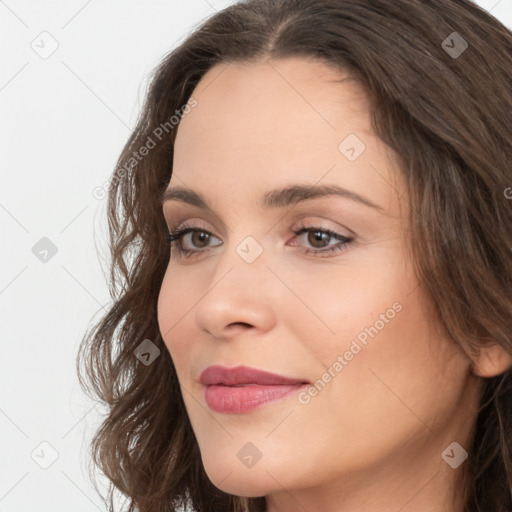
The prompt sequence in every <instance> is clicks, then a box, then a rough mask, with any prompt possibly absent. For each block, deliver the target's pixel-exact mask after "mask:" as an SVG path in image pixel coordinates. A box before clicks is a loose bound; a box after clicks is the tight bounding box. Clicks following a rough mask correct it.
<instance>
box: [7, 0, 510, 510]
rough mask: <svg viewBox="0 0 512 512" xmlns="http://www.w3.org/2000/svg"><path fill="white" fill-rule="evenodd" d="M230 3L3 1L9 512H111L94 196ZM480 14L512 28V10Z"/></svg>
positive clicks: (103, 298) (98, 216)
mask: <svg viewBox="0 0 512 512" xmlns="http://www.w3.org/2000/svg"><path fill="white" fill-rule="evenodd" d="M230 3H232V2H231V1H229V0H167V1H163V0H161V1H156V0H155V1H149V0H146V1H141V0H139V1H133V0H131V1H127V0H124V1H120V0H115V1H114V0H108V1H106V0H88V1H87V0H76V1H75V0H73V1H35V0H34V1H24V0H5V1H1V0H0V48H2V53H1V58H2V65H1V67H0V109H1V111H0V120H1V121H0V130H1V132H0V140H1V144H0V151H1V160H0V162H1V167H0V172H1V188H0V227H1V230H2V240H3V241H4V242H3V250H2V251H1V255H2V260H1V263H2V264H1V267H0V312H1V323H0V330H1V331H0V336H1V347H2V351H1V357H0V390H1V391H0V433H1V435H0V512H29V511H48V512H50V511H51V512H61V511H70V510H72V511H73V512H94V511H96V510H105V506H104V505H102V502H101V500H100V498H99V497H98V495H97V494H96V492H95V491H94V489H93V487H92V484H91V483H90V481H89V479H88V476H87V472H86V467H87V466H86V465H87V460H88V455H87V453H88V441H89V440H90V437H91V435H92V432H93V431H94V428H95V427H97V426H98V424H99V419H100V415H99V414H100V412H101V410H100V408H99V406H98V407H95V404H94V403H93V402H90V400H89V399H87V398H86V397H85V396H84V395H83V393H82V391H81V389H80V387H79V385H78V381H77V377H76V374H75V359H76V353H77V349H78V345H79V343H80V340H81V339H82V336H83V334H84V332H85V330H86V329H87V328H88V327H89V326H90V325H91V322H92V321H93V320H95V319H98V318H99V316H100V315H101V314H102V313H104V310H103V308H104V307H105V306H106V305H108V304H109V302H110V297H109V294H108V284H107V282H106V280H105V279H106V278H105V275H104V272H106V270H107V266H106V262H107V260H106V255H107V251H106V248H107V245H106V241H107V238H106V234H107V230H106V225H107V224H106V217H105V207H106V200H98V199H96V198H95V197H93V194H92V191H93V190H94V189H95V187H98V186H102V185H103V184H104V183H106V182H108V179H109V177H110V175H111V173H112V171H113V169H114V166H115V163H116V160H117V157H118V156H119V154H120V152H121V150H122V147H123V145H124V143H125V141H126V140H127V138H128V136H129V134H130V131H131V129H132V128H133V127H134V123H135V121H136V118H137V115H138V112H139V109H140V107H141V104H142V101H143V95H144V91H145V87H146V85H147V79H148V76H149V73H150V72H151V70H152V69H153V68H154V67H155V66H156V65H157V64H158V62H159V61H160V60H161V58H162V57H163V56H164V55H165V54H166V53H168V52H169V51H170V50H171V49H172V48H174V47H175V46H176V44H177V43H178V42H179V41H181V40H182V39H183V38H184V37H185V36H186V35H188V33H189V32H190V31H191V30H192V28H193V27H195V26H196V25H197V24H199V23H200V22H201V21H202V20H204V19H205V18H207V17H209V16H210V15H211V14H213V12H214V11H215V10H219V9H221V8H223V7H225V6H227V5H228V4H230ZM477 3H479V4H480V5H481V6H482V7H484V8H485V9H487V10H488V11H490V12H491V13H492V14H493V15H494V16H495V17H496V18H498V19H499V20H500V21H502V22H503V23H504V24H505V25H507V27H509V28H511V29H512V0H480V1H479V2H477ZM42 32H46V33H47V34H42V35H41V33H42ZM52 45H53V46H57V45H58V48H57V49H56V51H55V52H54V53H53V54H52V55H50V56H48V57H47V58H42V57H41V56H40V54H41V53H42V54H43V55H42V56H43V57H46V55H45V54H44V52H45V51H46V52H48V51H50V50H51V49H52ZM33 47H35V48H37V51H38V52H40V53H39V54H38V53H36V51H35V49H33ZM43 237H47V238H49V239H50V240H51V241H52V243H53V244H54V245H55V246H56V248H57V253H56V254H55V255H54V256H53V257H48V261H47V262H42V261H40V259H38V258H37V257H36V255H35V254H34V253H33V250H32V248H33V247H34V246H35V245H36V244H37V243H38V242H39V241H40V239H41V238H43ZM49 254H50V255H51V253H49ZM43 256H44V254H42V255H41V257H43ZM42 442H46V443H49V444H50V445H51V447H49V446H48V445H47V444H43V445H40V443H42ZM53 450H55V452H54V451H53ZM53 453H55V454H56V455H58V456H57V458H56V460H55V461H54V462H53V463H52V454H53ZM50 463H51V465H50V466H49V467H48V468H47V469H43V468H42V467H41V465H43V466H44V465H48V464H50Z"/></svg>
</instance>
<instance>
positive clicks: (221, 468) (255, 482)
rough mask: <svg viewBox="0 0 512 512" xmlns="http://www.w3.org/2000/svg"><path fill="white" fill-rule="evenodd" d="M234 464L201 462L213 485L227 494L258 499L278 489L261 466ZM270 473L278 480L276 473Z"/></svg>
mask: <svg viewBox="0 0 512 512" xmlns="http://www.w3.org/2000/svg"><path fill="white" fill-rule="evenodd" d="M236 462H238V464H227V463H226V461H225V460H224V461H217V460H215V461H213V460H206V461H205V460H203V466H204V469H205V471H206V474H207V475H208V478H209V479H210V480H211V482H212V483H213V485H215V487H217V488H218V489H220V490H221V491H223V492H225V493H228V494H233V495H235V496H243V497H246V498H258V497H260V496H266V495H267V494H269V493H271V492H274V491H277V490H279V489H280V487H279V485H278V483H277V482H276V480H274V478H272V477H271V476H270V475H269V473H267V472H266V471H265V470H266V468H265V467H264V466H263V464H262V465H261V466H260V467H259V468H257V467H256V466H255V467H252V468H246V467H244V466H243V465H242V463H240V462H239V461H238V460H236ZM260 462H261V461H260ZM270 473H271V474H272V475H274V476H275V477H276V479H277V480H279V477H278V475H276V474H275V473H276V472H274V471H270ZM228 475H229V476H228Z"/></svg>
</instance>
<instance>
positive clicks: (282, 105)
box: [171, 58, 394, 207]
mask: <svg viewBox="0 0 512 512" xmlns="http://www.w3.org/2000/svg"><path fill="white" fill-rule="evenodd" d="M192 96H193V97H194V98H195V100H196V101H197V106H195V107H194V108H193V109H192V110H191V112H190V113H189V114H187V115H186V116H184V117H183V119H182V120H181V122H180V125H179V126H178V132H177V136H176V141H175V151H174V162H173V174H174V173H177V174H178V175H179V176H181V177H183V180H184V182H185V183H186V184H187V185H188V186H190V187H191V188H194V189H196V190H201V191H202V192H204V194H206V195H208V194H214V193H216V187H217V186H218V187H219V190H218V191H217V192H219V193H220V192H221V190H222V186H224V187H225V186H226V183H233V182H238V183H240V182H244V183H245V184H246V185H247V188H248V190H255V189H258V190H266V189H268V188H271V187H275V186H279V185H283V186H284V185H286V184H288V183H290V182H291V181H293V179H294V178H296V179H300V180H308V181H310V182H311V184H314V183H317V182H318V181H319V180H323V179H324V178H325V180H326V181H327V180H328V181H329V182H333V181H334V182H336V183H339V184H340V185H342V186H346V187H352V188H353V189H356V190H358V191H361V192H362V193H363V192H366V195H367V196H370V197H371V196H372V195H373V199H374V201H375V202H377V203H380V204H381V205H383V206H384V207H386V206H387V205H390V201H391V198H390V197H389V194H390V192H391V191H390V190H387V189H388V188H389V187H390V186H389V183H390V180H391V179H394V176H392V174H394V170H393V169H392V161H391V159H390V153H391V150H390V148H388V147H387V146H386V145H385V144H384V143H383V142H382V141H381V140H380V139H378V137H377V136H376V135H375V134H374V133H373V130H372V128H371V117H370V116H371V113H370V105H369V101H368V98H367V96H366V94H365V91H364V90H363V89H362V87H361V86H360V85H359V84H358V83H357V82H356V81H355V80H353V79H351V77H349V76H348V75H347V74H346V73H343V72H341V71H338V70H336V69H333V68H331V67H329V66H327V65H326V64H324V63H322V62H320V61H317V60H314V59H306V58H287V59H279V60H269V61H266V62H251V63H229V64H224V63H223V64H220V65H217V66H215V67H213V68H212V69H210V70H209V71H208V73H207V74H205V76H204V77H203V78H202V79H201V81H200V82H199V84H198V85H197V87H196V89H195V90H194V92H193V93H192ZM346 141H349V143H347V142H346ZM354 141H355V142H356V144H357V147H356V150H357V151H358V153H359V152H360V155H359V156H358V157H357V159H356V160H353V161H351V160H350V159H348V158H347V156H346V149H347V147H346V146H347V144H348V146H350V145H352V146H353V145H354ZM207 177H210V178H209V179H208V183H205V178H207ZM171 181H172V178H171ZM386 182H387V183H388V185H386Z"/></svg>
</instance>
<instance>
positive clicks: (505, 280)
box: [77, 0, 512, 512]
mask: <svg viewBox="0 0 512 512" xmlns="http://www.w3.org/2000/svg"><path fill="white" fill-rule="evenodd" d="M455 33H456V34H455ZM461 52H462V53H461ZM293 56H304V57H308V58H310V57H314V58H317V59H319V60H321V61H322V62H324V63H326V64H328V65H330V66H332V67H333V68H337V69H340V70H343V71H344V72H345V73H348V74H349V75H350V76H351V77H353V78H354V79H355V80H357V81H358V82H359V84H360V85H361V86H362V87H363V88H364V89H365V91H366V92H367V94H368V98H369V99H370V100H371V120H372V126H373V129H374V130H375V132H376V134H377V135H378V136H379V137H380V139H381V140H382V141H383V142H385V143H386V144H387V145H388V146H390V147H391V148H392V149H393V150H394V151H395V153H396V154H397V155H398V163H399V172H400V173H401V174H402V175H403V177H404V179H405V182H406V185H407V190H408V200H409V202H410V206H411V208H410V219H409V220H410V226H411V232H410V236H411V255H412V257H413V261H414V265H415V268H416V271H417V275H418V277H419V279H420V281H421V283H422V286H424V288H425V291H426V292H427V294H428V297H429V299H431V302H432V308H433V312H434V314H435V315H436V317H437V318H436V321H439V322H441V323H442V325H443V326H444V327H445V328H446V331H447V332H448V333H449V335H450V337H451V338H452V339H453V340H454V342H456V343H458V344H459V345H460V346H461V347H462V348H463V349H464V351H465V352H466V353H467V354H468V356H470V357H471V356H474V355H475V354H476V353H477V351H478V349H479V347H482V346H483V344H484V343H485V342H488V341H489V340H491V341H492V342H494V343H498V344H499V345H501V346H502V347H503V348H504V349H505V350H506V351H507V352H511V353H512V337H511V331H512V321H511V319H512V254H511V244H512V188H511V187H512V167H511V165H510V162H511V160H512V115H511V113H512V78H511V77H512V33H511V32H510V31H509V30H508V29H507V28H506V27H505V26H504V25H503V24H502V23H500V22H499V21H498V20H497V19H496V18H494V17H493V16H492V15H490V14H489V13H488V12H486V11H485V10H483V9H482V8H480V7H478V6H477V5H476V4H474V3H472V2H471V1H469V0H393V1H390V0H315V1H314V2H313V1H311V0H247V1H241V2H238V3H236V4H233V5H231V6H229V7H227V8H225V9H224V10H222V11H219V12H217V13H215V14H214V15H213V16H211V17H210V18H208V19H207V20H206V21H205V22H204V23H202V24H201V25H200V26H198V27H196V28H195V29H194V31H193V32H192V33H191V34H190V35H189V36H188V37H187V38H186V39H184V40H183V41H182V42H181V43H180V44H179V46H177V47H176V48H175V49H174V50H173V51H171V52H170V53H169V54H168V55H167V56H165V57H164V59H163V60H162V62H161V63H160V64H159V65H158V67H157V68H156V69H155V71H154V73H153V74H152V75H151V80H150V83H149V86H148V90H147V94H146V98H145V103H144V105H143V108H142V110H141V113H140V116H139V119H138V121H137V124H136V127H135V129H134V130H133V133H132V134H131V136H130V138H129V140H128V141H127V143H126V145H125V147H124V149H123V151H122V154H121V155H120V157H119V160H118V162H117V166H116V169H115V170H114V173H113V176H112V180H111V182H110V186H109V190H108V226H109V241H110V246H109V250H110V253H111V254H110V257H111V263H110V276H109V278H110V294H111V297H112V298H113V302H112V305H111V307H110V309H109V310H108V311H107V313H106V314H104V316H103V317H102V318H101V319H100V320H99V321H98V322H97V323H96V324H95V325H94V326H92V327H90V328H89V329H88V331H87V333H86V334H85V335H84V338H83V340H82V342H81V345H80V348H79V353H78V356H77V371H78V375H79V381H80V385H81V386H82V389H83V390H84V391H85V392H86V393H87V394H88V395H89V396H94V398H95V399H96V400H99V401H101V402H102V403H103V404H104V405H105V406H106V408H107V413H106V415H105V417H104V418H103V420H102V423H101V425H100V427H99V428H98V429H97V431H96V432H95V435H94V438H93V440H92V443H91V452H92V463H93V464H94V466H95V467H97V468H99V469H100V470H101V472H102V473H103V474H104V475H105V476H106V477H107V478H108V480H109V492H108V496H107V497H104V500H105V502H107V501H109V507H110V508H109V510H114V504H113V493H114V491H115V490H117V491H119V492H121V493H122V494H123V495H124V496H126V497H127V498H128V500H129V504H130V505H129V512H133V511H139V512H164V511H177V510H180V508H181V507H185V506H187V505H189V506H191V507H192V508H193V509H194V510H196V511H198V512H212V511H221V512H226V511H228V512H231V511H233V512H238V511H240V512H241V511H246V512H249V511H250V512H253V511H264V510H265V507H266V501H265V498H264V497H258V498H244V497H238V496H233V495H230V494H227V493H224V492H222V491H221V490H219V489H218V488H216V487H215V486H214V485H213V484H212V482H211V481H210V480H209V478H208V477H207V475H206V473H205V470H204V468H203V465H202V462H201V455H200V452H199V448H198V444H197V442H196V439H195V436H194V432H193V430H192V427H191V424H190V422H189V419H188V416H187V412H186V409H185V406H184V402H183V399H182V396H181V392H180V387H179V383H178V379H177V375H176V371H175V368H174V365H173V361H172V359H171V357H170V355H169V352H168V351H167V350H166V346H165V344H164V342H163V339H162V336H161V333H160V331H159V327H158V322H157V299H158V295H159V291H160V287H161V283H162V280H163V276H164V273H165V271H166V267H167V265H168V259H169V247H168V245H167V244H166V240H167V238H166V236H167V232H168V231H167V226H166V224H165V220H164V217H163V214H162V210H161V204H160V199H161V194H162V192H163V191H164V190H165V189H166V187H167V185H168V184H169V181H170V176H171V173H172V161H173V150H174V141H175V137H176V131H177V126H178V125H179V120H180V119H181V117H182V116H183V115H185V112H186V109H187V108H190V105H189V102H190V100H191V94H192V92H193V90H194V88H195V86H196V85H197V84H198V82H199V81H200V80H201V78H202V77H203V75H204V74H205V73H206V72H207V71H208V70H209V69H210V68H212V66H214V65H216V64H219V63H225V64H228V65H229V63H235V62H255V61H260V60H264V59H267V58H274V59H279V58H286V57H293ZM171 118H174V119H175V121H174V122H172V121H170V120H171ZM158 129H159V130H158ZM164 132H165V133H164ZM157 134H159V136H157ZM150 141H151V142H152V143H153V144H154V147H153V146H151V148H150V150H149V151H142V148H143V147H146V148H149V147H150ZM143 153H145V156H143V157H141V154H143ZM146 339H149V340H151V341H152V342H153V343H154V344H155V345H156V346H157V347H158V348H159V349H160V351H161V354H160V356H159V357H157V358H156V359H155V360H154V361H153V362H152V364H151V365H150V366H146V365H145V364H143V363H142V362H141V361H140V360H139V359H138V358H137V357H135V355H134V353H135V351H136V349H137V347H139V345H140V344H141V342H143V340H146ZM481 389H482V393H481V401H480V404H479V410H478V415H477V417H476V422H475V425H474V430H473V434H474V435H473V439H472V446H470V447H468V448H469V449H468V451H469V458H468V460H467V461H466V462H465V463H464V466H463V469H464V471H463V472H462V473H461V475H462V477H461V479H460V482H459V483H460V485H461V489H463V490H464V499H465V501H464V503H465V512H510V510H512V496H511V486H512V454H511V450H512V373H511V371H510V370H507V371H506V372H504V373H502V374H501V375H498V376H496V377H492V378H482V388H481Z"/></svg>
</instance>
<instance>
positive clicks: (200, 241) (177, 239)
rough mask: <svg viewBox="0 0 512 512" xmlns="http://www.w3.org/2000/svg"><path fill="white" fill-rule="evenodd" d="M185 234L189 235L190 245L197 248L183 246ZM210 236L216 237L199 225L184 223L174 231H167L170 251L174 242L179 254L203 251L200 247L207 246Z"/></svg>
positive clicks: (184, 254) (185, 254)
mask: <svg viewBox="0 0 512 512" xmlns="http://www.w3.org/2000/svg"><path fill="white" fill-rule="evenodd" d="M187 235H191V236H190V237H189V242H191V243H192V246H193V247H194V246H195V247H199V249H187V248H185V247H184V246H183V240H187V238H185V237H186V236H187ZM211 237H213V238H216V237H214V236H213V234H212V233H210V232H209V231H207V230H205V229H202V228H200V227H199V226H191V225H187V224H184V225H183V226H182V227H181V228H180V229H177V230H176V231H175V232H174V233H169V236H168V245H169V246H171V252H172V247H173V244H174V246H175V247H176V249H177V251H178V254H179V255H181V256H190V255H192V253H203V252H205V251H204V250H201V248H205V247H208V242H209V240H210V238H211ZM217 240H218V239H217ZM221 243H222V242H221ZM217 245H221V244H217Z"/></svg>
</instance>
